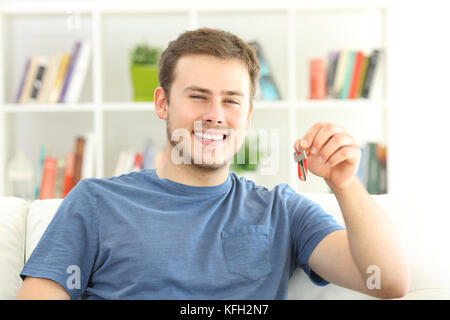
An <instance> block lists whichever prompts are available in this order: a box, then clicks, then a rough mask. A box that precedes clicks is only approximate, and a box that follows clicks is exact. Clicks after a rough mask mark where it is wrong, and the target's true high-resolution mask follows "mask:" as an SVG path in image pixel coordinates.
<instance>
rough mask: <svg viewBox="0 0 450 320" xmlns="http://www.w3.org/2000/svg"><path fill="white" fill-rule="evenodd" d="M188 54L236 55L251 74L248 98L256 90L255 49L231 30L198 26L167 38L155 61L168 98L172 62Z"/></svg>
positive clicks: (257, 69)
mask: <svg viewBox="0 0 450 320" xmlns="http://www.w3.org/2000/svg"><path fill="white" fill-rule="evenodd" d="M188 54H206V55H211V56H214V57H218V58H221V59H232V58H235V59H239V60H241V61H242V62H243V63H244V65H245V66H246V67H247V69H248V73H249V76H250V102H251V101H253V99H254V97H255V91H256V81H257V79H258V76H259V70H260V67H259V61H258V58H257V56H256V53H255V50H254V49H253V48H252V47H251V46H250V45H249V44H247V43H246V42H244V41H243V40H242V39H240V38H239V37H237V36H235V35H234V34H232V33H230V32H226V31H222V30H217V29H211V28H201V29H197V30H193V31H186V32H184V33H182V34H181V35H179V36H178V38H177V39H175V40H173V41H171V42H169V45H168V47H167V48H166V49H165V50H164V51H163V53H162V54H161V57H160V59H159V62H158V68H159V74H158V77H159V83H160V86H161V87H162V88H163V89H164V92H165V93H166V98H167V101H169V96H170V87H171V85H172V82H173V80H174V71H175V66H176V64H177V62H178V60H179V59H180V58H181V57H182V56H184V55H188Z"/></svg>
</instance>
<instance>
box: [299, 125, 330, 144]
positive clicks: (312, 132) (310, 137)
mask: <svg viewBox="0 0 450 320" xmlns="http://www.w3.org/2000/svg"><path fill="white" fill-rule="evenodd" d="M324 125H325V124H324V123H322V122H317V123H315V124H314V125H313V126H312V127H311V129H309V130H308V132H307V133H306V134H305V135H304V136H303V138H302V139H300V140H301V147H302V148H303V149H309V148H310V147H311V145H312V142H313V141H314V138H315V137H316V135H317V133H318V132H319V131H320V130H321V129H322V127H323V126H324Z"/></svg>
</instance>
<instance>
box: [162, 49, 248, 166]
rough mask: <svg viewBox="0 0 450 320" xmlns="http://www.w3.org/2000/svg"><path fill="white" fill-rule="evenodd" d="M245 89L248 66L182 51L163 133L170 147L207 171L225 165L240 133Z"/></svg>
mask: <svg viewBox="0 0 450 320" xmlns="http://www.w3.org/2000/svg"><path fill="white" fill-rule="evenodd" d="M249 94H250V77H249V74H248V70H247V68H246V67H245V65H244V64H243V63H242V62H241V61H239V60H237V59H219V58H216V57H213V56H209V55H187V56H183V57H181V58H180V59H179V60H178V63H177V65H176V68H175V72H174V81H173V83H172V86H171V90H170V99H169V100H170V104H169V106H168V111H167V112H168V113H167V134H168V139H169V141H170V143H171V145H172V146H173V147H175V149H177V147H178V149H180V148H182V150H183V151H182V152H181V154H182V157H183V159H184V161H186V160H187V161H188V163H190V164H192V165H194V166H195V167H197V168H202V169H208V170H214V169H218V168H222V167H224V166H226V165H228V163H229V161H230V160H231V159H232V158H233V156H234V154H235V153H236V152H237V151H238V150H239V147H240V146H241V145H242V143H243V140H244V138H245V130H246V129H247V127H248V124H249V119H250V115H251V112H252V107H250V102H249ZM171 137H172V140H171ZM180 137H182V138H180ZM173 140H175V141H173ZM181 141H182V143H180V142H181ZM172 160H173V159H172Z"/></svg>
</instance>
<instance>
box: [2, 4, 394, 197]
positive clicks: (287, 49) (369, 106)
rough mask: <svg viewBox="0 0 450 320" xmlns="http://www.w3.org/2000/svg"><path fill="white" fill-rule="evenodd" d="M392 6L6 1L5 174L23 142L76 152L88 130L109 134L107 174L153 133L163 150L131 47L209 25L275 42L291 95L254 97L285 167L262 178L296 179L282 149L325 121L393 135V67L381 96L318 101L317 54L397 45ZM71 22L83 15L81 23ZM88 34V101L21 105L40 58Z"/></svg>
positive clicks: (102, 161)
mask: <svg viewBox="0 0 450 320" xmlns="http://www.w3.org/2000/svg"><path fill="white" fill-rule="evenodd" d="M390 5H391V4H390V1H389V0H380V1H376V0H373V1H371V2H370V3H366V1H360V0H336V1H333V0H317V1H310V0H296V1H291V0H281V1H276V2H274V1H261V2H258V3H256V2H243V1H237V0H230V1H228V2H225V3H224V2H214V1H203V0H193V1H191V2H185V1H181V0H173V1H165V2H154V1H151V2H150V1H149V2H146V1H140V0H130V1H110V2H107V1H100V0H95V1H89V2H86V1H82V2H79V1H75V0H68V1H56V0H43V1H39V6H36V5H35V3H34V1H32V0H24V1H20V2H19V1H14V0H6V1H1V3H0V27H1V28H0V29H2V30H4V31H3V35H4V36H3V37H2V39H1V40H0V74H2V77H0V127H1V128H2V129H0V176H6V175H5V168H6V163H7V160H8V159H9V158H10V157H11V155H12V154H13V152H14V151H15V148H16V146H20V147H21V148H23V149H24V150H25V152H26V153H27V155H28V156H29V157H30V158H32V159H35V158H36V157H37V152H38V151H37V149H36V148H35V147H36V146H37V145H38V144H40V143H46V144H48V145H49V146H52V147H53V148H54V150H55V152H56V153H57V154H58V156H63V155H64V153H65V152H66V151H67V150H69V149H70V150H71V149H72V148H73V146H72V144H73V141H72V140H73V137H74V136H76V135H77V134H79V133H83V132H93V133H94V134H95V136H96V138H97V140H98V145H97V147H96V156H97V159H96V164H95V168H96V176H97V177H103V176H105V175H108V174H110V173H111V172H113V170H114V166H115V163H116V161H117V157H118V155H119V152H120V151H121V150H123V149H125V148H128V147H130V146H131V147H135V148H137V149H139V148H142V147H143V145H144V144H145V142H146V141H145V139H146V138H147V137H154V138H155V144H156V146H157V147H158V148H161V147H162V146H163V145H164V143H165V139H166V128H165V123H164V121H158V118H157V115H156V113H155V107H154V103H153V102H134V101H131V100H132V99H133V92H132V91H133V90H132V86H131V81H130V76H129V60H128V59H129V51H130V48H132V47H133V46H134V44H135V43H138V42H140V41H148V42H151V44H152V45H155V46H161V47H165V46H166V45H167V42H168V41H170V40H172V39H175V38H176V36H177V35H178V34H179V33H180V32H181V31H183V30H190V29H197V28H199V27H203V26H208V27H216V28H220V29H223V30H228V31H230V32H233V33H236V34H237V35H239V36H240V37H241V38H242V39H244V40H245V41H250V40H257V41H259V42H260V43H261V44H262V46H263V47H264V54H265V56H266V58H267V60H268V61H269V63H270V68H271V69H272V70H276V71H274V73H273V76H274V78H275V81H276V82H277V84H278V87H279V90H280V92H281V96H282V98H283V100H279V101H262V100H257V101H255V103H254V112H253V114H252V127H254V128H256V129H269V130H271V129H279V141H280V143H279V149H280V154H282V158H281V159H280V160H279V161H280V164H281V163H283V165H280V167H279V170H278V171H277V172H276V174H274V175H273V176H264V177H262V178H261V181H260V182H261V183H262V185H266V186H274V185H276V184H277V183H279V182H280V181H284V182H288V183H289V184H291V186H296V179H295V175H292V174H291V173H292V172H295V170H296V168H295V164H294V163H293V162H292V161H289V162H285V160H286V159H284V157H288V156H290V153H289V152H287V151H286V152H284V151H283V150H288V149H289V151H290V149H291V142H292V141H293V140H294V139H295V138H297V137H298V136H301V135H302V134H303V133H304V130H307V128H308V127H310V126H311V125H312V124H313V123H314V122H317V121H326V122H333V123H338V124H339V123H340V124H342V125H344V124H345V127H346V128H347V129H349V131H350V132H354V133H355V137H356V138H360V139H366V138H367V137H369V138H371V137H372V136H374V137H382V138H383V139H384V138H386V140H388V139H387V138H389V136H388V134H389V132H388V131H387V129H386V128H385V123H386V121H389V114H390V113H389V111H390V108H391V107H392V106H391V105H390V103H389V102H388V100H387V99H386V100H385V97H387V96H388V95H387V91H386V90H384V88H385V87H386V86H387V83H388V77H387V76H388V75H387V73H386V72H385V71H386V70H385V66H384V65H382V66H381V67H380V71H382V72H381V73H380V77H379V78H380V79H381V80H380V83H375V85H374V87H377V88H379V89H378V91H375V92H373V91H372V92H371V95H370V97H371V99H359V100H337V99H326V100H308V99H307V98H308V97H309V91H308V83H309V78H308V63H307V62H308V61H309V59H310V58H312V57H325V55H326V54H327V52H328V51H329V50H339V49H340V48H355V49H361V50H365V51H367V50H370V49H371V48H372V47H377V48H382V49H383V51H386V52H389V48H387V42H386V33H387V30H388V29H387V24H386V12H387V11H388V9H389V7H390ZM72 18H73V19H74V20H75V19H79V22H80V23H79V24H78V25H74V26H72V24H71V21H72ZM36 25H39V28H37V29H36V28H35V26H36ZM69 26H70V27H69ZM249 26H251V27H250V28H249ZM267 26H270V28H267ZM161 31H163V32H161ZM34 39H39V41H34ZM78 39H81V40H90V41H91V42H92V49H93V50H92V61H91V67H90V71H89V73H88V74H87V76H86V84H85V89H84V92H83V95H82V97H81V98H80V101H81V102H80V103H75V104H65V103H62V104H50V103H44V104H38V103H32V104H15V103H13V102H14V101H15V96H16V95H15V93H16V91H17V85H18V84H19V83H20V80H21V76H22V72H23V68H24V63H25V61H26V59H27V58H28V57H29V56H31V55H35V54H36V55H37V54H41V55H50V54H55V53H56V52H59V51H67V52H68V51H69V50H70V49H71V48H72V45H73V43H74V42H75V41H76V40H78ZM388 109H389V110H388ZM303 111H305V112H303ZM353 119H358V120H356V121H355V120H353ZM130 124H132V125H130ZM57 132H63V134H55V133H57ZM284 163H286V165H284ZM311 182H313V180H312V181H310V183H308V185H300V187H301V188H302V187H304V188H307V189H308V190H307V191H311V192H320V191H323V190H324V187H323V185H319V183H317V184H316V185H315V184H314V182H313V183H311ZM5 187H6V184H5V179H0V195H3V194H4V193H5ZM301 191H305V190H301Z"/></svg>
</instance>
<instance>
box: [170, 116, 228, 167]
mask: <svg viewBox="0 0 450 320" xmlns="http://www.w3.org/2000/svg"><path fill="white" fill-rule="evenodd" d="M169 115H170V113H168V114H167V120H166V134H167V139H168V141H169V143H170V145H171V146H172V148H174V149H177V150H178V152H179V154H180V157H182V158H183V159H184V164H185V165H188V166H193V167H194V168H196V169H199V170H202V171H207V172H212V171H216V170H219V169H222V168H223V167H225V166H229V164H230V161H231V159H233V157H234V154H233V155H232V156H231V157H229V159H226V158H224V160H223V161H222V162H220V163H217V162H215V161H212V163H209V162H205V161H204V160H203V150H202V152H201V157H202V159H200V160H201V161H199V160H196V159H194V155H192V152H191V151H192V150H191V144H190V143H189V146H188V147H182V148H180V145H183V144H184V141H181V140H177V139H174V140H173V139H172V138H173V137H174V135H173V133H174V130H176V129H173V128H172V122H171V121H170V116H169ZM185 134H186V135H187V136H188V137H189V139H188V140H189V142H190V140H191V138H192V137H191V132H187V130H186V132H185ZM181 139H182V140H183V137H181ZM196 143H198V141H196V140H195V139H194V145H195V144H196ZM225 143H226V142H225ZM201 147H203V146H201ZM186 150H189V151H188V152H186V153H187V154H184V153H185V152H184V151H186ZM168 156H171V154H169V155H168Z"/></svg>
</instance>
